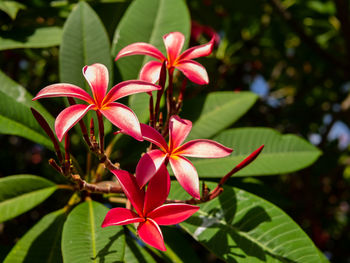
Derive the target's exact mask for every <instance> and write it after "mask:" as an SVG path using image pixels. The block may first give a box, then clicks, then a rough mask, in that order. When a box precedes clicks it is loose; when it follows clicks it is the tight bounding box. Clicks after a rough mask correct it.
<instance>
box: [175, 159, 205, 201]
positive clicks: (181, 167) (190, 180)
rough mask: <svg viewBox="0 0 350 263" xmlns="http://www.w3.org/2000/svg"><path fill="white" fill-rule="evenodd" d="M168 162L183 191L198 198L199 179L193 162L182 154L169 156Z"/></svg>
mask: <svg viewBox="0 0 350 263" xmlns="http://www.w3.org/2000/svg"><path fill="white" fill-rule="evenodd" d="M169 162H170V165H171V168H172V169H173V171H174V175H175V177H176V179H177V180H178V181H179V183H180V185H181V186H182V187H183V188H184V189H185V191H186V192H187V193H189V194H190V195H191V196H193V197H194V198H197V199H200V194H199V179H198V174H197V171H196V168H194V166H193V164H192V163H191V162H190V161H189V160H187V159H186V158H184V157H182V156H171V157H170V158H169Z"/></svg>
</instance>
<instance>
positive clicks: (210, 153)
mask: <svg viewBox="0 0 350 263" xmlns="http://www.w3.org/2000/svg"><path fill="white" fill-rule="evenodd" d="M231 153H232V149H230V148H228V147H225V146H223V145H222V144H220V143H218V142H215V141H212V140H205V139H199V140H193V141H189V142H186V143H185V144H183V145H182V146H180V147H179V148H177V149H176V151H174V152H173V154H177V155H184V156H188V157H198V158H222V157H226V156H228V155H230V154H231Z"/></svg>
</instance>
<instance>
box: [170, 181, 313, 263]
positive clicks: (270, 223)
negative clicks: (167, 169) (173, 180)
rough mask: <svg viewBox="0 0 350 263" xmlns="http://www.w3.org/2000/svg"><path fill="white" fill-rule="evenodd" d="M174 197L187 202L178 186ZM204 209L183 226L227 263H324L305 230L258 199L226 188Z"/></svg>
mask: <svg viewBox="0 0 350 263" xmlns="http://www.w3.org/2000/svg"><path fill="white" fill-rule="evenodd" d="M208 186H209V188H211V189H213V188H214V187H215V186H216V184H215V183H209V184H208ZM171 196H172V197H173V198H174V197H176V198H177V199H186V194H185V193H184V191H183V190H182V189H181V188H180V187H178V186H175V185H173V186H172V193H171ZM200 207H201V209H200V210H199V211H198V212H197V213H196V214H194V215H193V216H192V217H190V218H189V219H188V220H187V221H185V222H184V223H181V224H180V225H181V226H182V227H183V228H184V229H185V230H186V231H187V232H189V233H190V234H191V235H192V236H193V238H195V239H196V240H198V241H199V242H201V243H202V244H203V245H204V246H206V247H207V248H208V249H209V250H210V251H212V252H213V253H214V254H215V255H217V256H218V257H220V258H222V259H223V260H225V262H239V263H240V262H300V263H303V262H310V263H313V262H315V263H317V262H320V257H319V253H318V249H317V248H316V247H315V245H314V244H313V243H312V241H311V240H310V239H309V237H308V236H307V235H306V234H305V233H304V232H303V230H302V229H301V228H300V227H299V226H298V225H297V224H296V223H295V222H294V221H293V220H292V219H291V218H290V217H289V216H288V215H286V214H285V213H284V212H283V211H282V210H281V209H279V208H278V207H276V206H275V205H273V204H272V203H270V202H268V201H265V200H264V199H262V198H260V197H258V196H255V195H253V194H250V193H248V192H246V191H244V190H240V189H238V188H233V187H230V186H225V187H224V192H223V194H221V195H220V196H219V197H218V198H216V199H214V200H212V201H210V202H207V203H204V204H202V205H200Z"/></svg>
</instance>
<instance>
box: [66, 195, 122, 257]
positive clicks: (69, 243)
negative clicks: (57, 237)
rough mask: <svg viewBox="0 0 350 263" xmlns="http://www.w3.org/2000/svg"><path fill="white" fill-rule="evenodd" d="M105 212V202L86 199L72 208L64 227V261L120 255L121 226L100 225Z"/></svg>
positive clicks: (106, 210) (106, 209)
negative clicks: (103, 203) (104, 226)
mask: <svg viewBox="0 0 350 263" xmlns="http://www.w3.org/2000/svg"><path fill="white" fill-rule="evenodd" d="M107 212H108V208H107V207H105V206H104V205H102V204H100V203H98V202H95V201H91V200H88V201H86V202H84V203H82V204H80V205H78V206H77V207H75V208H74V209H73V211H72V212H71V213H70V214H69V216H68V218H67V221H66V222H65V224H64V227H63V234H62V254H63V261H64V262H75V263H79V262H82V263H85V262H105V263H108V262H119V261H121V260H122V259H123V254H124V246H125V238H124V231H123V227H121V226H110V227H106V228H102V227H101V224H102V221H103V219H104V217H105V215H106V214H107Z"/></svg>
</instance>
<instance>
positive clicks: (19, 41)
mask: <svg viewBox="0 0 350 263" xmlns="http://www.w3.org/2000/svg"><path fill="white" fill-rule="evenodd" d="M11 33H12V32H9V33H8V34H7V35H2V36H0V50H6V49H15V48H46V47H53V46H58V45H59V44H60V43H61V40H62V28H60V27H55V26H52V27H39V28H34V29H23V30H22V31H16V34H11Z"/></svg>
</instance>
